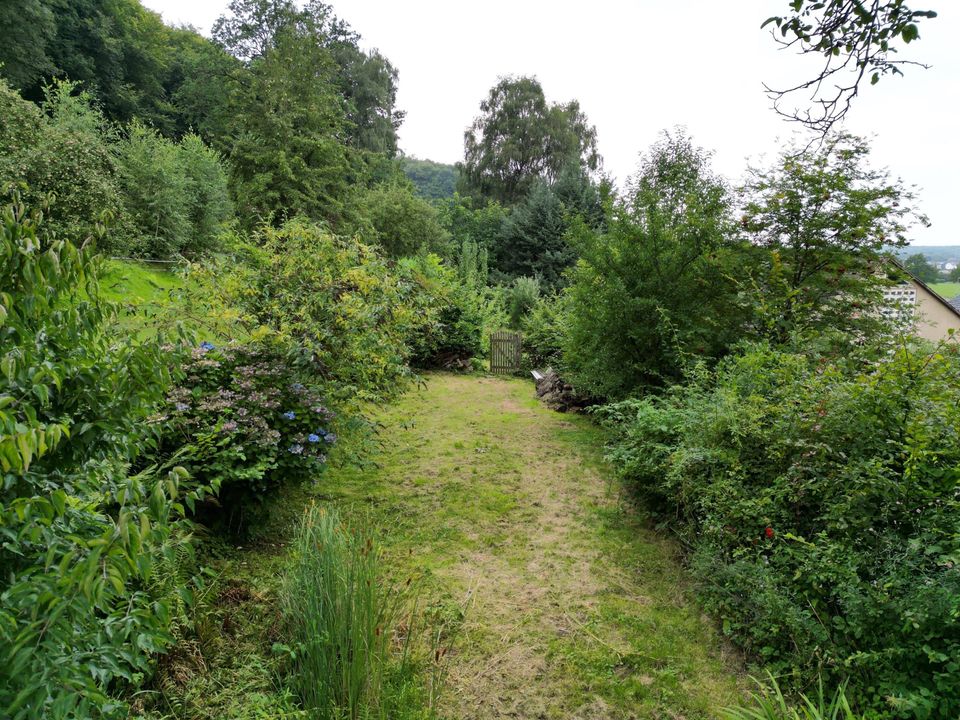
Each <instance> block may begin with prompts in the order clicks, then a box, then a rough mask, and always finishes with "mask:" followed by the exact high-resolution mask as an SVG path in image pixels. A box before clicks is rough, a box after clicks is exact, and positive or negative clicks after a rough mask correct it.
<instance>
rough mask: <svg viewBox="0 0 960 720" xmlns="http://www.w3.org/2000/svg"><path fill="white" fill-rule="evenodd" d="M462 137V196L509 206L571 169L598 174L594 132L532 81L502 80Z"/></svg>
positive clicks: (575, 109)
mask: <svg viewBox="0 0 960 720" xmlns="http://www.w3.org/2000/svg"><path fill="white" fill-rule="evenodd" d="M480 113H481V114H480V115H479V116H478V117H477V118H476V120H474V122H473V125H472V126H471V127H470V128H469V129H468V130H467V131H466V133H465V134H464V160H463V163H461V164H460V165H459V169H460V173H461V186H462V190H463V191H464V192H466V193H468V194H471V195H475V196H479V197H481V198H484V199H487V200H496V201H498V202H500V203H502V204H504V205H512V204H515V203H517V202H519V201H520V200H522V199H523V198H524V197H525V196H526V195H527V193H528V192H529V191H530V190H531V188H532V187H533V186H534V185H535V184H536V183H537V181H547V182H551V181H553V180H556V179H557V178H558V177H559V176H560V173H561V172H562V171H563V169H564V168H565V167H567V166H568V165H570V164H571V163H573V164H576V165H578V166H579V167H580V168H582V169H583V170H584V171H585V172H587V173H593V172H595V171H596V170H598V169H599V167H600V165H601V158H600V155H599V153H598V151H597V132H596V128H594V127H593V126H592V125H590V124H589V122H588V120H587V117H586V115H585V114H584V113H583V111H582V110H581V109H580V105H579V103H577V101H575V100H573V101H570V102H568V103H566V104H550V103H548V102H547V101H546V98H545V97H544V94H543V88H542V87H541V85H540V83H539V81H538V80H537V79H536V78H530V77H520V78H504V79H503V80H501V81H500V82H499V83H497V84H496V85H495V86H494V87H493V88H491V90H490V94H489V95H488V96H487V98H486V99H485V100H484V101H483V102H482V103H480Z"/></svg>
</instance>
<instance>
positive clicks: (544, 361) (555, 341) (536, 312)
mask: <svg viewBox="0 0 960 720" xmlns="http://www.w3.org/2000/svg"><path fill="white" fill-rule="evenodd" d="M566 312H567V310H566V307H565V296H563V295H547V296H541V297H540V298H538V300H537V302H536V303H535V304H534V305H533V307H532V308H531V309H530V312H529V313H527V314H526V315H525V316H524V318H523V322H522V323H521V326H520V328H521V330H522V331H523V353H524V356H525V364H526V366H527V367H530V368H539V369H541V370H542V369H545V368H549V367H552V368H553V369H555V370H558V371H559V370H562V368H563V341H564V337H565V333H566V330H567V317H566Z"/></svg>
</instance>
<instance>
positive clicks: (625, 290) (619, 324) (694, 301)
mask: <svg viewBox="0 0 960 720" xmlns="http://www.w3.org/2000/svg"><path fill="white" fill-rule="evenodd" d="M709 160H710V157H709V154H708V153H706V152H705V151H703V150H702V149H700V148H698V147H696V146H694V145H693V144H692V142H691V140H690V139H689V138H686V137H683V136H680V137H671V136H669V135H667V136H665V138H664V139H663V140H662V141H661V142H659V143H658V144H657V145H655V146H654V147H653V149H652V150H651V152H650V155H649V157H647V158H646V159H645V161H644V163H643V165H642V167H641V169H640V172H639V174H638V175H637V177H636V178H635V179H633V181H632V183H631V186H630V188H629V193H628V194H627V196H626V197H624V198H623V199H621V200H620V201H619V202H617V203H616V204H615V205H614V206H613V207H612V208H610V211H609V218H608V219H607V222H606V224H605V226H602V227H601V229H600V230H596V229H593V228H591V227H589V226H587V225H586V224H584V223H579V224H574V229H573V230H572V231H571V236H570V239H571V242H572V244H573V245H574V247H575V248H576V249H577V250H578V252H579V255H580V259H579V260H578V262H577V264H576V265H575V266H574V267H573V269H571V270H570V272H569V279H570V286H569V287H568V288H567V303H568V307H569V313H568V314H567V328H566V332H565V333H564V353H563V355H564V364H565V366H566V371H567V374H568V376H569V379H570V381H571V382H573V384H574V385H576V386H577V388H578V389H580V390H582V391H584V392H587V393H589V394H591V395H595V396H599V397H607V398H621V397H625V396H627V395H629V394H630V393H632V392H634V391H636V390H638V389H640V388H643V387H658V386H662V385H664V384H667V383H670V382H674V381H676V380H679V379H680V378H681V377H682V373H683V368H684V366H685V365H686V364H687V363H688V362H689V360H690V358H695V357H708V358H716V357H719V356H721V355H722V354H723V353H724V352H726V349H727V348H728V347H729V346H730V344H731V343H733V342H735V341H736V340H739V339H740V338H741V337H742V333H743V326H744V312H742V308H741V307H740V304H739V302H740V301H739V298H738V297H737V288H736V286H735V284H734V282H733V279H732V278H733V276H735V275H736V274H737V272H739V271H738V270H737V269H735V268H738V267H739V265H737V264H735V261H737V260H738V259H739V254H738V250H739V245H738V243H737V242H736V241H735V239H734V238H733V237H732V235H731V225H730V219H729V205H730V200H729V197H728V193H727V189H726V186H725V184H724V182H723V180H722V179H721V178H719V177H718V176H716V175H715V174H714V173H713V172H712V171H711V169H710V166H709Z"/></svg>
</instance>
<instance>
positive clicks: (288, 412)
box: [283, 410, 297, 420]
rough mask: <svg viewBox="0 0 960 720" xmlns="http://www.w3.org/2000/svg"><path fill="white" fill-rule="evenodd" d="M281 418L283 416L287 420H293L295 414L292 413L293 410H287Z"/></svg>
mask: <svg viewBox="0 0 960 720" xmlns="http://www.w3.org/2000/svg"><path fill="white" fill-rule="evenodd" d="M283 416H284V417H285V418H286V419H287V420H293V419H294V418H295V417H296V416H297V414H296V413H295V412H293V410H287V412H285V413H284V414H283Z"/></svg>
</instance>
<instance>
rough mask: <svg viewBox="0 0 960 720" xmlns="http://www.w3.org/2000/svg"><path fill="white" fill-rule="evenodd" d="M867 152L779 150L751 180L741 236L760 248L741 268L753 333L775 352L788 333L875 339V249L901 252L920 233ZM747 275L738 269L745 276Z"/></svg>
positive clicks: (879, 278) (851, 142)
mask: <svg viewBox="0 0 960 720" xmlns="http://www.w3.org/2000/svg"><path fill="white" fill-rule="evenodd" d="M868 156H869V147H868V146H867V145H866V143H865V142H864V141H862V140H860V139H859V138H856V137H853V136H849V135H838V136H836V137H832V138H829V139H828V140H826V141H825V142H824V144H823V146H822V147H821V148H819V150H817V151H816V152H812V151H811V152H807V153H800V152H798V151H797V150H796V149H795V148H788V149H787V150H785V151H784V153H783V154H782V155H781V156H780V158H779V160H778V162H777V164H776V165H775V166H774V167H773V168H771V169H769V170H766V171H758V170H752V171H751V174H752V176H751V179H750V181H749V182H748V183H747V186H746V188H745V191H744V193H745V202H746V204H745V210H744V214H743V218H742V224H743V228H744V230H745V231H746V232H747V233H748V235H749V236H750V239H751V240H752V242H753V244H754V245H755V246H756V247H758V248H762V250H763V252H761V253H758V254H757V256H756V257H755V258H754V260H753V261H752V262H751V263H750V266H749V271H750V272H751V274H752V277H750V278H749V282H752V283H753V285H754V286H755V287H756V295H757V298H758V306H759V318H758V321H759V324H760V327H761V330H762V332H764V333H765V334H766V335H767V336H768V337H771V338H773V339H774V340H776V341H778V342H782V341H784V340H785V339H786V338H787V337H788V336H789V335H790V334H791V333H794V332H796V331H798V330H800V331H803V330H814V331H823V330H825V329H831V330H842V331H851V332H855V333H857V334H862V333H868V334H870V333H872V332H876V330H877V329H878V325H882V318H881V317H880V316H879V315H878V314H876V313H867V312H859V313H857V312H850V310H851V308H853V309H854V310H856V309H858V308H866V307H869V306H870V305H873V304H875V303H877V302H879V301H880V298H881V296H882V288H883V287H884V286H885V285H886V284H887V281H886V277H885V273H884V272H883V269H884V264H885V263H886V262H887V261H886V259H885V257H884V256H883V251H884V247H885V246H893V247H902V246H904V245H906V242H907V240H906V235H905V233H906V232H907V230H908V228H909V227H910V225H911V224H912V223H913V222H914V221H916V222H919V223H921V224H925V223H926V222H927V221H926V218H925V217H923V216H917V215H916V214H915V213H914V211H913V210H912V208H911V206H910V201H911V200H912V199H913V195H912V194H911V193H910V192H908V191H907V190H906V189H904V188H903V187H902V186H901V185H900V183H898V182H897V183H890V182H889V179H888V177H887V175H886V174H885V173H883V172H879V171H875V170H872V169H871V168H870V167H869V166H868V165H867V159H868ZM745 269H748V268H745Z"/></svg>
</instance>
